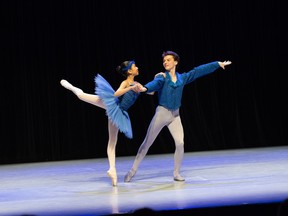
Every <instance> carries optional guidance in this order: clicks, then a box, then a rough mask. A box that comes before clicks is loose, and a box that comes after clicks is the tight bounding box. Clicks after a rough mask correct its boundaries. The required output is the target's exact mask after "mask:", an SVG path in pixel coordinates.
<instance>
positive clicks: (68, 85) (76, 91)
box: [60, 79, 83, 95]
mask: <svg viewBox="0 0 288 216" xmlns="http://www.w3.org/2000/svg"><path fill="white" fill-rule="evenodd" d="M60 84H61V85H62V86H63V87H64V88H66V89H68V90H70V91H73V93H74V94H76V95H80V94H82V93H83V91H82V90H81V89H79V88H77V87H75V86H73V85H72V84H71V83H69V82H68V81H67V80H64V79H62V80H61V81H60Z"/></svg>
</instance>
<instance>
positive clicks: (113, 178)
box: [107, 170, 117, 187]
mask: <svg viewBox="0 0 288 216" xmlns="http://www.w3.org/2000/svg"><path fill="white" fill-rule="evenodd" d="M107 175H108V176H109V177H110V178H111V182H112V186H113V187H116V186H117V173H116V170H108V171H107Z"/></svg>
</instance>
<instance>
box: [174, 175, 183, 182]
mask: <svg viewBox="0 0 288 216" xmlns="http://www.w3.org/2000/svg"><path fill="white" fill-rule="evenodd" d="M174 181H185V179H184V178H183V177H182V176H181V175H180V174H178V175H175V176H174Z"/></svg>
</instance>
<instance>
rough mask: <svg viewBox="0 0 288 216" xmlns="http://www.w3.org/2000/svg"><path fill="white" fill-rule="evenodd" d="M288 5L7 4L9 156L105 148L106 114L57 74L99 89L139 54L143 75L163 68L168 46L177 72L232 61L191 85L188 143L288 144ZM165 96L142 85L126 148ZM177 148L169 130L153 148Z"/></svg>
mask: <svg viewBox="0 0 288 216" xmlns="http://www.w3.org/2000/svg"><path fill="white" fill-rule="evenodd" d="M286 9H287V3H286V1H284V0H283V1H260V0H259V1H243V0H241V1H232V0H230V1H228V0H227V1H207V0H206V1H205V0H201V1H200V0H199V1H198V0H197V1H188V0H187V1H185V0H178V1H164V0H155V1H150V0H145V1H144V0H143V1H142V0H137V1H127V0H121V1H117V0H113V1H112V0H105V1H94V0H90V1H87V0H57V1H53V0H23V1H16V0H3V1H1V20H2V22H3V24H2V26H1V32H2V33H1V36H2V40H1V47H2V48H1V51H2V57H1V59H2V66H1V68H2V70H1V76H2V79H1V80H2V82H1V84H2V87H1V89H2V92H1V93H2V94H1V95H2V103H1V107H2V108H1V128H2V129H1V137H2V141H1V151H0V162H1V163H2V164H6V163H22V162H40V161H57V160H70V159H86V158H99V157H106V146H107V140H108V131H107V117H106V115H105V111H104V110H103V109H100V108H98V107H95V106H93V105H91V104H87V103H85V102H82V101H80V100H79V99H78V98H77V97H76V96H75V95H74V94H73V93H72V92H70V91H68V90H66V89H64V88H63V87H62V86H61V85H60V83H59V82H60V80H61V79H63V78H64V79H67V80H68V81H70V82H71V83H72V84H74V85H75V86H78V87H80V88H81V89H83V90H84V91H85V92H87V93H94V87H95V85H94V77H95V75H96V74H97V73H100V74H101V75H102V76H104V77H105V78H106V79H107V80H108V81H109V82H110V84H111V85H112V86H113V88H114V89H117V88H118V86H119V84H120V82H121V81H122V77H121V76H120V75H119V74H117V73H116V72H115V68H116V66H117V65H119V64H120V63H121V62H122V61H125V60H132V59H134V60H135V61H136V64H137V65H138V67H139V71H140V75H139V76H138V77H136V79H137V81H139V82H141V83H142V84H145V83H146V82H148V81H150V80H152V79H153V77H154V75H155V74H156V73H158V72H160V71H163V70H164V68H163V66H162V58H161V54H162V52H163V51H164V50H173V51H175V52H177V53H178V54H179V55H180V58H181V61H180V64H179V68H178V71H179V72H186V71H189V70H190V69H192V68H193V67H195V66H198V65H201V64H204V63H208V62H211V61H224V60H231V61H232V62H233V63H232V65H231V66H229V67H227V68H226V70H224V71H223V70H222V69H218V70H217V71H216V72H215V73H212V74H210V75H207V76H205V77H201V78H200V79H198V80H196V81H195V82H193V83H191V84H189V85H187V86H186V87H185V90H184V93H183V98H182V107H181V109H180V112H181V118H182V124H183V127H184V131H185V151H186V152H190V151H208V150H222V149H235V148H252V147H269V146H280V145H287V143H288V142H287V92H288V91H287V86H288V85H287V81H286V78H285V77H286V76H287V66H286V60H287V38H288V37H287V33H286V32H287V30H285V28H286V27H287V23H286V22H287V17H286V14H287V10H286ZM284 64H285V66H284ZM156 105H157V95H154V96H150V95H146V94H143V95H141V96H140V97H139V99H138V100H137V101H136V103H135V105H134V106H133V107H131V109H130V110H129V114H130V118H131V121H132V127H133V133H134V138H133V139H132V140H129V139H127V138H126V137H125V136H124V135H123V134H119V137H118V145H117V156H130V155H136V152H137V149H138V147H139V146H140V144H141V142H142V141H143V139H144V137H145V134H146V130H147V128H148V125H149V123H150V120H151V119H152V117H153V114H154V111H155V108H156ZM173 152H174V142H173V139H172V137H171V135H170V133H169V132H168V129H167V128H164V129H163V130H162V132H161V133H160V134H159V136H158V137H157V139H156V141H155V143H154V144H153V145H152V147H151V148H150V150H149V152H148V154H162V153H173Z"/></svg>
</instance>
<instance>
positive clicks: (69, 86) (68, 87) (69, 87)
mask: <svg viewBox="0 0 288 216" xmlns="http://www.w3.org/2000/svg"><path fill="white" fill-rule="evenodd" d="M60 84H61V85H62V86H63V87H65V88H67V89H69V90H71V87H73V86H72V85H71V84H70V83H69V82H68V81H67V80H64V79H62V80H61V81H60Z"/></svg>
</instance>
